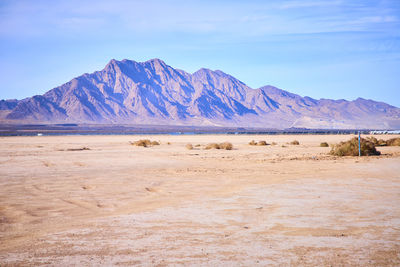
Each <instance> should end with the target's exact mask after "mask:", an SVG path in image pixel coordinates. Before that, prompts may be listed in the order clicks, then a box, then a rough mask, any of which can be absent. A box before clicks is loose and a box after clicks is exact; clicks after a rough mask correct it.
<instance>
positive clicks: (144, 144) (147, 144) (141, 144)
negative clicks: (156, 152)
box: [131, 139, 160, 147]
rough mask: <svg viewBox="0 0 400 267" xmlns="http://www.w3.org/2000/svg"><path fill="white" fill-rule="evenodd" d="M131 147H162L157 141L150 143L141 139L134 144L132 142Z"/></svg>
mask: <svg viewBox="0 0 400 267" xmlns="http://www.w3.org/2000/svg"><path fill="white" fill-rule="evenodd" d="M131 145H134V146H142V147H149V146H158V145H160V143H159V142H157V141H150V140H149V139H141V140H138V141H135V142H133V143H132V142H131Z"/></svg>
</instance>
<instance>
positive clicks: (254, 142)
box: [249, 140, 257, 146]
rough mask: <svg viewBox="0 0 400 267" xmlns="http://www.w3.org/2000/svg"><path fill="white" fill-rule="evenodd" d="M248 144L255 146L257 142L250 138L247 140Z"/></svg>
mask: <svg viewBox="0 0 400 267" xmlns="http://www.w3.org/2000/svg"><path fill="white" fill-rule="evenodd" d="M249 145H251V146H256V145H257V142H256V141H254V140H251V141H250V142H249Z"/></svg>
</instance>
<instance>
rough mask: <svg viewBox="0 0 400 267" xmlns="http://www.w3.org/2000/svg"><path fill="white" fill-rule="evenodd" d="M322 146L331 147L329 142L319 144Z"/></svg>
mask: <svg viewBox="0 0 400 267" xmlns="http://www.w3.org/2000/svg"><path fill="white" fill-rule="evenodd" d="M319 146H320V147H329V144H328V143H327V142H322V143H321V144H319Z"/></svg>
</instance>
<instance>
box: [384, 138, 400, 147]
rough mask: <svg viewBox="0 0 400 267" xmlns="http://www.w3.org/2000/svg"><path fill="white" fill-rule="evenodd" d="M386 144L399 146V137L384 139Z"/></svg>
mask: <svg viewBox="0 0 400 267" xmlns="http://www.w3.org/2000/svg"><path fill="white" fill-rule="evenodd" d="M386 144H387V145H388V146H400V137H397V138H391V139H389V140H387V141H386Z"/></svg>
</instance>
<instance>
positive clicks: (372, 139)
mask: <svg viewBox="0 0 400 267" xmlns="http://www.w3.org/2000/svg"><path fill="white" fill-rule="evenodd" d="M396 139H398V141H397V145H398V146H399V145H400V138H392V139H389V140H387V141H385V140H383V139H379V140H378V139H376V138H375V137H373V136H370V137H367V140H368V141H370V142H372V143H374V145H375V146H390V145H391V144H392V143H395V144H394V145H395V146H396Z"/></svg>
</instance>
